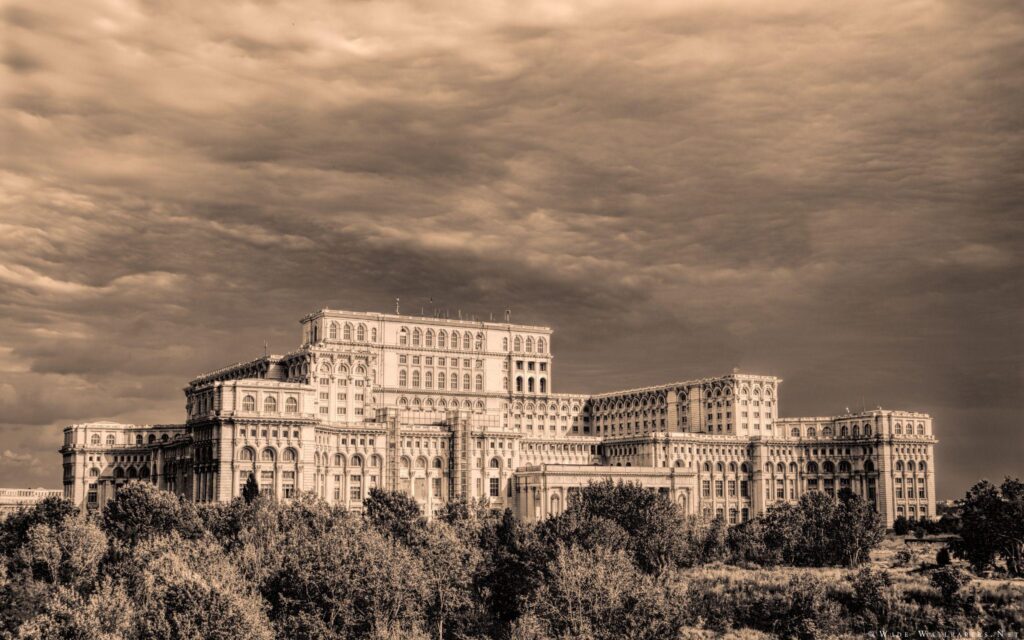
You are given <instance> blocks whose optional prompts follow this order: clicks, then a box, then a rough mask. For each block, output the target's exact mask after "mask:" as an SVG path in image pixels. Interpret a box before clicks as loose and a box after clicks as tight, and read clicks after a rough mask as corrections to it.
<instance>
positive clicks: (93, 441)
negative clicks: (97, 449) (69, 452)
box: [89, 433, 100, 445]
mask: <svg viewBox="0 0 1024 640" xmlns="http://www.w3.org/2000/svg"><path fill="white" fill-rule="evenodd" d="M99 443H100V437H99V435H98V434H95V433H94V434H92V437H91V438H89V444H97V445H98V444H99Z"/></svg>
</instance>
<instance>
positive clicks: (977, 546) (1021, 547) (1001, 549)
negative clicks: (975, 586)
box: [951, 478, 1024, 576]
mask: <svg viewBox="0 0 1024 640" xmlns="http://www.w3.org/2000/svg"><path fill="white" fill-rule="evenodd" d="M959 518H960V536H959V538H958V539H957V540H954V541H953V542H952V544H951V547H952V550H953V553H954V555H956V556H957V557H958V558H962V559H964V560H966V561H967V562H968V563H970V565H971V567H972V568H973V569H974V570H975V571H983V570H985V569H987V568H989V567H991V566H993V565H995V564H996V562H997V561H998V560H1002V561H1003V563H1004V565H1005V568H1006V572H1007V573H1008V574H1010V575H1011V576H1021V575H1024V482H1021V481H1020V480H1019V479H1010V478H1007V479H1006V480H1005V481H1004V482H1003V484H1002V486H1000V487H998V488H997V487H996V486H995V485H993V484H992V483H990V482H988V481H987V480H983V481H981V482H979V483H978V484H976V485H974V486H973V487H971V489H970V490H969V491H968V492H967V495H966V497H964V499H963V500H961V503H960V510H959Z"/></svg>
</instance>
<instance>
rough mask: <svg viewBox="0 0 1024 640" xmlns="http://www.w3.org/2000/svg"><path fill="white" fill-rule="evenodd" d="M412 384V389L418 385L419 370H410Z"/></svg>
mask: <svg viewBox="0 0 1024 640" xmlns="http://www.w3.org/2000/svg"><path fill="white" fill-rule="evenodd" d="M412 386H413V388H414V389H417V388H419V386H420V372H419V371H415V370H414V371H413V372H412Z"/></svg>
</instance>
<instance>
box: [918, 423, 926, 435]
mask: <svg viewBox="0 0 1024 640" xmlns="http://www.w3.org/2000/svg"><path fill="white" fill-rule="evenodd" d="M917 435H919V436H923V435H924V425H923V424H919V425H917Z"/></svg>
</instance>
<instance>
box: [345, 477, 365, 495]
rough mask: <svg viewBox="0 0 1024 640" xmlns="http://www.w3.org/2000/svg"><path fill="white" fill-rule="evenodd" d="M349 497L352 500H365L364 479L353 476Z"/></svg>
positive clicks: (349, 485)
mask: <svg viewBox="0 0 1024 640" xmlns="http://www.w3.org/2000/svg"><path fill="white" fill-rule="evenodd" d="M348 487H349V490H348V497H349V499H351V500H357V501H358V500H362V499H363V477H362V476H352V477H350V478H349V483H348Z"/></svg>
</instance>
